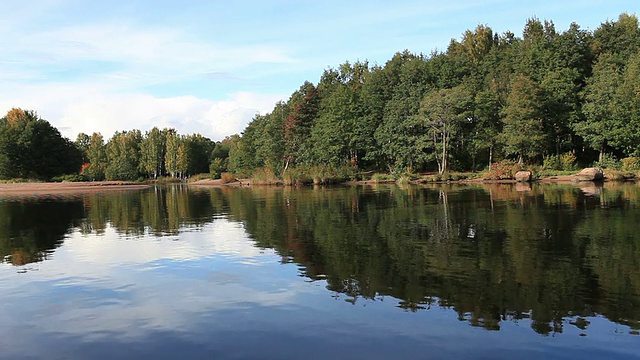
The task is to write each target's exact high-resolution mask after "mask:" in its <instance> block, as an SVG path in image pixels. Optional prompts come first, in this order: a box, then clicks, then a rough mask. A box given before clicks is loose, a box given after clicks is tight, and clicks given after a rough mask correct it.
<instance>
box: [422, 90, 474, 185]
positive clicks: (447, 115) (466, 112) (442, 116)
mask: <svg viewBox="0 0 640 360" xmlns="http://www.w3.org/2000/svg"><path fill="white" fill-rule="evenodd" d="M471 105H472V104H471V95H470V94H469V93H468V92H467V91H466V89H465V88H464V87H463V86H456V87H455V88H452V89H442V90H435V91H432V92H430V93H428V94H427V96H426V97H425V98H424V100H423V101H422V105H421V111H420V113H421V114H420V115H421V116H419V117H417V120H418V121H421V122H424V126H425V128H426V130H427V131H426V133H424V134H423V136H421V138H422V142H423V143H425V144H428V143H429V142H431V145H430V146H429V147H431V148H432V149H433V152H434V158H435V159H436V162H437V164H438V173H439V174H443V173H444V172H445V171H447V170H448V169H449V165H448V163H449V162H448V161H449V153H450V152H451V150H452V149H453V147H454V146H455V145H456V144H457V143H454V142H453V140H454V139H455V138H456V137H458V136H459V135H460V133H461V130H462V128H463V126H464V122H465V121H470V119H471V111H470V110H471Z"/></svg>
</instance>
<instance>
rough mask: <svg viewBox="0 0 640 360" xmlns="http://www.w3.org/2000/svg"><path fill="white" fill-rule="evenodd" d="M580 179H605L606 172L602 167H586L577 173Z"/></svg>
mask: <svg viewBox="0 0 640 360" xmlns="http://www.w3.org/2000/svg"><path fill="white" fill-rule="evenodd" d="M575 176H576V178H577V179H578V181H598V180H602V179H604V173H603V172H602V169H600V168H586V169H582V171H580V172H579V173H577V174H576V175H575Z"/></svg>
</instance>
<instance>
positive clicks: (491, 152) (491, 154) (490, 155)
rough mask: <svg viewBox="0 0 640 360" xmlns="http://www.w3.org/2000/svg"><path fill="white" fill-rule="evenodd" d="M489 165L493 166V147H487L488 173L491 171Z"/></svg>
mask: <svg viewBox="0 0 640 360" xmlns="http://www.w3.org/2000/svg"><path fill="white" fill-rule="evenodd" d="M491 164H493V145H491V146H489V171H491Z"/></svg>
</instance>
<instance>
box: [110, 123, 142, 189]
mask: <svg viewBox="0 0 640 360" xmlns="http://www.w3.org/2000/svg"><path fill="white" fill-rule="evenodd" d="M141 142H142V134H141V133H140V130H131V131H123V132H116V133H115V134H114V135H113V137H111V139H110V140H109V142H108V143H107V145H106V148H107V149H106V150H107V161H108V165H107V168H106V170H105V176H106V178H107V180H136V179H137V178H138V177H139V175H140V174H139V172H138V169H139V168H140V143H141Z"/></svg>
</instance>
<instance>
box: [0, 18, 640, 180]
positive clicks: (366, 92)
mask: <svg viewBox="0 0 640 360" xmlns="http://www.w3.org/2000/svg"><path fill="white" fill-rule="evenodd" d="M639 48H640V27H639V24H638V18H637V16H636V15H629V14H626V13H624V14H621V15H620V16H619V18H618V19H617V20H615V21H606V22H604V23H602V24H601V25H600V26H599V27H598V28H597V29H596V30H594V31H588V30H582V29H581V28H580V27H579V26H578V25H577V24H575V23H573V24H571V25H570V26H569V29H567V30H565V31H562V32H558V31H557V30H556V29H555V26H554V24H553V22H551V21H540V20H539V19H536V18H532V19H529V20H527V22H526V24H525V26H524V30H523V32H522V37H521V38H520V37H517V36H516V35H515V34H514V33H512V32H506V33H503V34H496V33H494V32H493V30H492V29H491V28H490V27H488V26H486V25H478V26H477V27H476V28H475V29H474V30H467V31H465V32H464V34H462V37H461V38H460V40H451V42H450V44H449V46H448V48H447V49H446V51H444V52H440V51H433V52H431V53H430V54H429V55H424V54H422V53H420V54H416V53H411V52H409V51H408V50H405V51H403V52H399V53H396V54H395V55H394V56H393V58H392V59H391V60H389V61H387V62H386V63H385V64H384V65H383V66H382V65H378V64H369V63H368V62H367V61H363V62H360V61H358V62H355V63H350V62H345V63H344V64H342V65H340V66H338V67H337V68H328V69H326V70H325V71H324V73H323V74H322V76H321V78H320V81H319V82H318V84H317V85H314V84H312V83H311V82H308V81H305V82H304V83H303V84H302V86H300V88H299V89H298V90H297V91H295V92H294V93H293V94H292V95H291V97H290V98H289V99H288V100H287V101H282V102H279V103H277V104H275V107H274V109H273V110H272V111H271V112H270V113H267V114H258V115H256V116H255V117H254V118H253V120H252V121H251V122H250V123H249V124H248V126H247V127H246V129H245V130H244V131H243V133H242V134H241V135H232V136H229V137H228V138H227V139H225V140H224V141H221V142H214V141H211V140H210V139H208V138H206V137H204V136H202V135H199V134H193V135H180V134H178V132H177V131H176V130H175V129H162V130H161V129H158V128H153V129H151V130H149V131H146V132H145V133H144V134H143V133H142V132H141V131H140V130H129V131H123V132H117V133H115V134H114V135H113V136H112V137H111V138H110V139H109V140H107V141H105V139H104V138H103V136H102V135H101V134H100V133H94V134H92V135H91V136H89V135H87V134H79V135H78V137H77V139H76V141H75V142H71V141H69V140H68V139H65V138H63V137H62V136H61V135H60V133H59V131H58V130H57V129H55V128H54V127H53V126H51V124H49V123H48V122H47V121H46V120H43V119H41V118H39V117H38V115H37V114H36V113H35V112H33V111H26V110H22V109H12V110H11V111H9V112H8V113H7V115H6V116H5V117H4V118H2V119H0V179H12V178H29V179H34V178H35V179H44V180H49V179H60V178H62V179H72V178H73V176H71V177H63V176H62V175H64V174H78V173H79V172H80V173H81V176H82V177H81V178H79V179H83V180H102V179H108V180H135V179H144V178H152V179H156V178H158V177H163V176H170V177H174V178H184V177H188V176H192V175H195V174H200V173H211V174H212V175H213V176H220V174H221V173H222V172H224V171H230V172H233V173H235V174H236V175H237V176H238V177H240V176H254V177H257V176H258V175H256V174H268V176H271V177H273V178H281V179H283V178H286V177H287V176H288V177H291V176H293V174H306V175H307V176H308V175H309V174H311V173H318V172H325V173H326V174H325V175H322V176H326V177H331V176H335V175H331V174H332V171H333V174H335V173H336V169H337V171H338V172H339V171H341V170H340V169H343V170H344V169H346V171H347V172H348V171H350V172H351V174H353V173H354V170H357V171H374V172H387V173H394V174H406V173H417V172H422V171H430V172H435V171H437V172H438V173H440V174H443V173H446V172H448V171H479V170H484V169H487V168H491V166H492V164H494V163H496V162H501V161H507V162H511V163H518V164H523V165H524V166H529V165H534V164H537V165H542V166H543V167H545V168H549V169H554V170H572V169H573V168H574V167H575V166H576V165H578V164H579V165H583V166H586V165H591V164H593V163H595V164H596V165H597V166H601V167H605V168H606V167H621V166H622V167H626V168H627V169H628V170H640V147H639V146H638V144H639V143H640V52H639ZM221 120H222V121H224V120H223V119H221ZM343 173H344V172H343ZM75 176H76V177H77V176H78V175H75ZM313 176H314V177H315V176H316V175H313Z"/></svg>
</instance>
